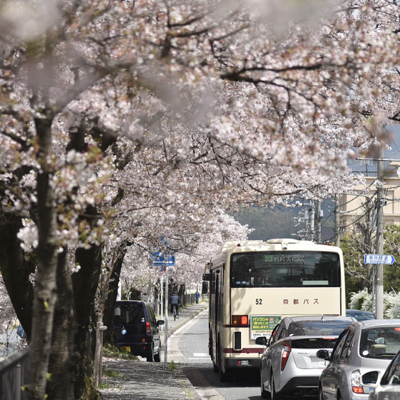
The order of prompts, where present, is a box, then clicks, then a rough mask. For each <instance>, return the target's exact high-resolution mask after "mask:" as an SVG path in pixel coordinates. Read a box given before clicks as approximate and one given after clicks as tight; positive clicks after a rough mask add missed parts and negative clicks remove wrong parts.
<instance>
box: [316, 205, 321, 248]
mask: <svg viewBox="0 0 400 400" xmlns="http://www.w3.org/2000/svg"><path fill="white" fill-rule="evenodd" d="M315 202H316V207H315V226H316V228H315V240H316V242H317V243H321V219H322V211H321V202H320V201H319V200H316V201H315Z"/></svg>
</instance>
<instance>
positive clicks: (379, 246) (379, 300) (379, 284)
mask: <svg viewBox="0 0 400 400" xmlns="http://www.w3.org/2000/svg"><path fill="white" fill-rule="evenodd" d="M377 178H378V180H379V181H380V184H379V187H378V193H377V200H376V202H377V212H376V254H383V147H380V148H379V157H378V177H377ZM376 318H378V319H382V318H383V264H377V269H376Z"/></svg>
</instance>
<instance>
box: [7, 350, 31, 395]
mask: <svg viewBox="0 0 400 400" xmlns="http://www.w3.org/2000/svg"><path fill="white" fill-rule="evenodd" d="M28 357H29V348H26V349H23V350H21V351H19V352H18V353H14V354H13V355H11V356H10V357H7V358H6V359H5V360H3V361H2V362H0V399H1V400H25V395H24V392H23V391H22V390H21V387H22V386H23V385H25V378H26V373H27V371H28Z"/></svg>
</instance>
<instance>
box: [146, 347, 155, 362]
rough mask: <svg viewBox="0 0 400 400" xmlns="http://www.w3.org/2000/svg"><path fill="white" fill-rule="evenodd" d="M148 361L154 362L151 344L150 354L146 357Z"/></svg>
mask: <svg viewBox="0 0 400 400" xmlns="http://www.w3.org/2000/svg"><path fill="white" fill-rule="evenodd" d="M146 358H147V361H148V362H154V347H153V346H151V350H150V354H149V355H148V356H147V357H146Z"/></svg>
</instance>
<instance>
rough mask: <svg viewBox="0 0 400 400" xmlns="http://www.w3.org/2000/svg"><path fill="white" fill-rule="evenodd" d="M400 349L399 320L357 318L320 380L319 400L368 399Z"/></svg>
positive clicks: (324, 354) (321, 354) (322, 354)
mask: <svg viewBox="0 0 400 400" xmlns="http://www.w3.org/2000/svg"><path fill="white" fill-rule="evenodd" d="M399 350H400V320H399V319H392V320H388V319H382V320H379V319H374V320H368V321H359V322H354V323H353V324H351V325H350V326H349V327H348V328H346V329H345V330H344V331H343V333H342V334H341V335H340V337H339V338H338V340H337V342H336V345H335V348H334V349H333V352H332V354H331V355H330V356H329V354H328V352H326V351H323V350H322V351H319V352H318V356H319V357H321V359H323V360H325V361H329V365H328V367H327V368H325V369H324V371H323V372H322V374H321V377H320V380H319V398H320V400H367V399H368V396H369V394H370V393H371V392H372V391H373V390H374V389H375V388H376V387H377V386H378V384H379V382H380V380H381V377H382V375H383V373H384V372H385V370H386V368H387V367H388V365H389V364H390V362H391V360H392V359H393V357H394V356H395V355H396V354H397V352H398V351H399Z"/></svg>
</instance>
